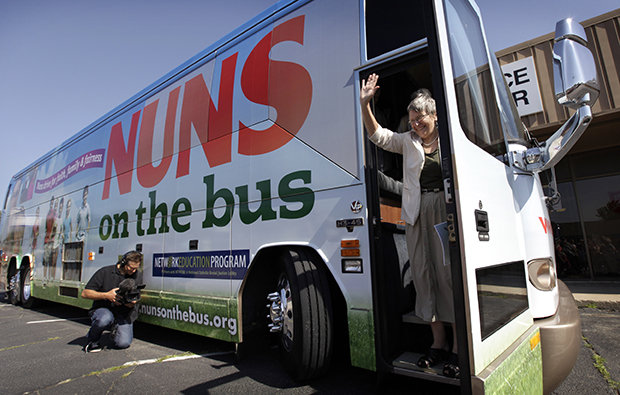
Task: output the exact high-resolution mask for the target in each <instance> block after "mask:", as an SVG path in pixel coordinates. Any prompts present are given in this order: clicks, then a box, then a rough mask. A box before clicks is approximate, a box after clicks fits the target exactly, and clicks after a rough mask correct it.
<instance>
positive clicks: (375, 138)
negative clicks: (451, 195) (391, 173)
mask: <svg viewBox="0 0 620 395" xmlns="http://www.w3.org/2000/svg"><path fill="white" fill-rule="evenodd" d="M370 141H372V142H373V143H375V144H377V145H378V146H379V147H381V148H383V149H384V150H386V151H390V152H395V153H398V154H401V155H402V156H403V167H404V169H403V202H402V211H401V215H400V218H401V219H402V220H403V221H405V222H406V223H408V224H410V225H414V224H415V222H416V221H417V220H418V216H419V215H420V196H421V195H420V174H421V173H422V167H424V148H423V147H422V143H421V139H420V137H419V136H418V135H417V134H416V132H414V131H409V132H406V133H394V132H392V131H391V130H388V129H385V128H381V127H380V128H379V129H377V131H376V132H375V134H373V135H372V136H371V137H370Z"/></svg>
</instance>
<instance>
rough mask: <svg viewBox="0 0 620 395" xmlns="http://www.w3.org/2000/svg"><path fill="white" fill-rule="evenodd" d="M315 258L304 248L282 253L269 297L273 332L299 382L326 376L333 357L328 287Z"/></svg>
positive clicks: (283, 357) (288, 367)
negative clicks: (274, 288) (277, 275)
mask: <svg viewBox="0 0 620 395" xmlns="http://www.w3.org/2000/svg"><path fill="white" fill-rule="evenodd" d="M314 259H316V261H315V260H314ZM314 259H313V256H311V255H309V254H308V251H307V250H304V249H301V248H300V249H297V250H291V251H286V252H285V253H283V254H282V255H281V256H280V259H279V268H280V270H279V271H280V274H279V277H278V284H277V289H276V292H274V293H271V294H269V297H268V298H269V301H270V304H269V305H268V306H269V317H270V318H271V321H272V323H271V324H270V325H269V328H270V331H271V332H274V333H278V334H279V347H280V353H281V355H282V360H283V363H284V366H285V367H286V369H287V370H288V372H289V373H290V374H291V376H292V377H293V379H295V380H297V381H303V380H308V379H312V378H315V377H318V376H320V375H322V374H324V373H325V371H326V370H327V369H328V367H329V362H330V359H331V355H332V346H333V340H332V339H333V323H332V310H331V301H330V296H329V285H328V283H327V276H326V274H325V269H324V268H323V266H321V265H318V264H317V263H316V262H317V261H318V258H314Z"/></svg>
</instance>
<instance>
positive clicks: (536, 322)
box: [0, 0, 598, 394]
mask: <svg viewBox="0 0 620 395" xmlns="http://www.w3.org/2000/svg"><path fill="white" fill-rule="evenodd" d="M580 29H581V30H580ZM557 40H558V41H557V43H556V49H555V51H556V57H555V58H556V62H555V64H554V67H555V68H556V72H557V75H558V76H559V79H558V78H556V81H555V84H556V90H557V94H558V100H559V101H560V102H561V103H562V104H564V105H567V106H569V107H571V108H574V109H575V110H576V111H575V114H574V116H573V117H572V118H571V119H570V120H569V121H568V122H567V124H566V125H565V126H563V127H562V128H561V129H560V130H559V131H558V133H556V134H555V135H554V136H552V137H551V138H549V140H548V141H545V142H540V143H539V142H537V141H535V139H533V138H532V137H531V136H529V135H528V133H527V131H526V130H524V128H523V126H522V123H521V122H520V120H519V117H518V115H517V113H516V111H515V109H514V104H513V100H512V98H511V96H510V95H509V93H508V90H507V88H506V85H505V83H504V80H503V76H502V74H501V72H500V69H499V67H498V66H497V62H496V60H495V58H494V56H493V54H492V53H491V52H489V49H488V46H487V43H486V39H485V36H484V29H483V25H482V21H481V17H480V12H479V9H478V7H477V6H476V5H475V3H474V2H473V1H472V0H435V1H431V0H428V1H402V0H365V1H364V0H339V1H337V2H335V1H328V0H288V1H287V0H283V1H280V2H278V3H277V4H276V5H274V6H273V7H271V8H269V9H267V10H266V11H265V12H263V13H261V14H260V15H258V16H257V17H256V18H255V19H253V20H251V21H250V22H248V23H247V24H245V25H243V26H241V27H240V28H239V29H237V30H235V31H234V32H233V33H231V34H230V35H228V36H226V37H225V38H223V39H222V40H220V41H218V42H217V43H215V44H213V45H212V46H210V47H209V48H207V49H206V50H205V51H203V52H201V53H200V54H198V55H197V56H195V57H193V58H192V59H190V60H189V61H187V62H186V63H184V64H182V65H181V66H180V67H178V68H176V69H175V70H173V71H172V72H170V73H169V74H167V75H165V76H164V77H163V78H161V79H160V80H158V81H156V82H155V83H153V84H152V85H150V86H149V87H147V88H146V89H144V90H143V91H141V92H140V93H138V94H137V95H135V96H134V97H132V98H131V99H129V100H128V101H126V102H125V103H123V104H121V105H120V106H118V107H117V108H115V109H114V110H112V111H111V112H109V113H108V114H106V115H104V116H103V117H102V118H100V119H98V120H97V121H95V122H94V123H93V124H91V125H90V126H89V127H87V128H86V129H84V130H82V131H81V132H79V133H78V134H76V135H75V136H73V137H71V138H69V139H68V140H67V141H65V142H64V143H63V144H61V145H60V146H58V147H57V148H55V149H54V150H52V151H51V152H49V153H48V154H46V155H44V156H43V157H41V158H39V159H36V160H34V162H33V163H32V165H30V166H29V167H27V168H26V169H24V170H23V171H21V172H20V173H18V174H17V175H15V176H14V178H13V179H12V181H11V183H10V185H9V188H8V191H7V194H6V198H5V202H4V205H3V207H2V209H3V211H2V223H1V229H0V240H1V241H2V247H1V248H2V273H1V278H2V280H0V281H2V282H4V281H6V284H3V285H4V286H5V287H6V289H7V294H8V296H9V298H10V299H11V301H12V302H13V303H15V304H21V305H22V306H24V307H30V306H32V303H33V302H34V301H35V300H36V299H44V300H51V301H55V302H59V303H65V304H68V305H74V306H80V307H84V308H89V307H90V305H91V301H88V300H84V299H82V298H81V297H80V294H81V291H82V289H83V288H84V285H85V283H86V282H87V281H88V279H89V278H90V277H91V276H92V274H93V273H94V272H95V271H96V270H97V269H98V268H100V267H102V266H103V265H109V264H112V263H114V262H116V261H117V260H118V258H119V256H121V255H122V254H124V253H125V252H127V251H129V250H137V251H140V252H142V253H143V254H144V261H143V265H142V266H143V267H142V270H143V274H144V281H145V283H146V288H145V289H144V291H143V297H142V300H141V302H140V307H139V312H140V318H139V319H140V320H141V321H143V322H146V323H150V324H154V325H159V326H163V327H168V328H174V329H177V330H179V331H186V332H191V333H195V334H200V335H204V336H208V337H212V338H217V339H221V340H225V341H230V342H234V343H236V344H237V347H238V351H239V352H240V353H241V352H242V351H243V350H249V349H251V348H252V347H253V346H254V345H264V344H269V341H277V342H278V344H279V346H280V348H281V352H282V356H283V359H284V366H285V367H286V369H288V370H289V372H290V373H291V375H292V377H293V378H295V379H297V380H304V379H310V378H313V377H317V376H320V375H321V374H323V373H324V372H325V371H326V370H327V369H328V368H329V362H330V359H331V356H332V354H333V353H334V349H335V347H336V345H339V346H340V345H342V344H344V345H345V346H346V349H347V352H348V355H349V356H350V361H351V364H352V365H354V366H356V367H360V368H364V369H368V370H371V371H381V372H391V373H394V374H402V375H408V376H412V377H416V378H421V379H425V380H431V381H434V382H442V383H448V384H453V385H455V386H460V388H461V391H462V393H477V394H481V393H487V394H490V393H497V392H501V391H503V390H506V389H507V388H511V390H510V393H521V394H534V393H542V392H543V391H544V392H545V393H548V392H551V391H552V390H553V389H554V388H555V387H556V386H557V385H558V384H559V383H561V382H562V380H563V379H564V378H565V377H566V376H567V375H568V373H569V372H570V370H571V369H572V367H573V366H574V363H575V361H576V357H577V352H578V350H579V347H580V344H581V339H580V327H579V315H578V313H577V310H576V308H575V304H574V300H573V299H572V295H571V294H570V291H568V289H567V288H566V286H565V285H564V284H563V283H562V282H561V281H559V280H558V279H557V278H556V269H555V267H556V266H555V265H556V262H555V256H554V248H553V238H552V232H551V226H550V220H549V213H548V210H547V207H546V203H547V202H550V201H552V200H553V199H554V198H555V195H554V193H553V185H554V184H553V179H552V180H551V182H550V183H549V186H550V191H551V192H550V193H548V195H549V196H545V195H544V193H543V184H542V183H541V180H540V178H539V174H540V173H541V172H543V171H547V172H550V171H552V170H553V166H554V165H555V164H556V163H557V162H558V161H559V160H560V159H561V158H562V157H563V156H564V155H565V154H566V152H567V150H568V149H570V147H571V146H572V145H573V144H574V141H575V140H576V139H577V138H579V136H580V134H581V133H582V132H583V130H584V129H585V127H586V126H587V124H588V122H589V121H590V120H591V113H590V107H589V106H590V105H591V104H592V103H593V102H594V101H595V100H596V98H597V96H598V86H597V83H596V71H595V69H594V68H593V67H594V66H593V60H592V56H591V54H590V53H589V51H588V50H587V49H586V47H585V44H586V42H585V34H584V32H583V29H582V28H581V27H580V26H579V25H578V24H576V23H575V22H572V21H570V20H566V21H562V22H560V23H559V24H558V33H557ZM577 66H579V67H577ZM371 73H377V74H380V75H381V87H382V90H381V96H380V99H376V100H375V103H374V106H375V107H374V108H375V111H376V112H381V113H382V115H383V119H384V120H385V122H386V125H387V126H389V127H390V128H392V130H397V128H398V125H399V122H400V121H401V118H402V116H403V115H406V113H407V112H406V108H407V103H408V101H409V97H410V94H411V93H412V92H413V91H414V90H415V89H416V88H419V87H425V88H428V89H429V90H430V91H431V92H432V93H433V96H434V98H435V99H436V102H437V115H438V125H439V131H440V137H441V141H442V144H441V152H440V153H441V158H442V161H441V164H442V172H443V179H444V187H445V188H444V190H445V194H446V205H447V211H448V221H447V223H446V225H445V227H444V230H445V237H444V239H443V240H444V245H445V259H446V262H451V263H450V265H451V270H452V277H453V287H454V302H455V307H456V317H455V319H456V332H457V333H456V335H457V339H458V343H459V366H460V371H461V376H460V379H454V378H448V377H444V376H443V375H442V374H441V372H439V371H436V370H434V369H420V368H418V367H417V366H416V364H415V361H417V359H418V358H419V356H420V355H421V354H422V353H423V352H424V351H425V350H426V349H427V348H428V347H429V344H430V343H429V333H430V331H429V327H428V325H426V324H425V323H424V322H422V321H421V320H419V319H418V318H417V317H415V315H414V314H412V313H411V311H412V310H413V305H414V301H415V298H416V292H415V289H414V287H413V285H412V282H411V272H410V265H411V263H410V262H408V258H407V252H406V247H405V242H404V227H403V224H402V222H400V210H401V192H400V190H399V188H401V186H399V185H400V179H401V178H402V157H400V156H399V155H396V154H391V153H388V152H384V151H382V150H381V149H378V148H377V147H376V146H375V145H374V144H372V143H371V142H370V141H369V140H368V139H367V137H366V133H365V131H364V128H363V124H362V120H361V109H360V103H359V90H360V85H361V81H362V79H365V78H367V76H368V75H369V74H371ZM578 73H582V74H578ZM551 174H552V172H551ZM446 264H447V263H446ZM266 305H267V306H268V307H266ZM446 330H447V331H451V328H448V327H447V329H446ZM449 338H450V336H449Z"/></svg>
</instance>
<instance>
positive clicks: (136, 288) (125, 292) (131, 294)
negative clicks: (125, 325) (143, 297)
mask: <svg viewBox="0 0 620 395" xmlns="http://www.w3.org/2000/svg"><path fill="white" fill-rule="evenodd" d="M145 286H146V285H145V284H140V285H137V284H136V282H135V281H134V280H133V279H132V278H126V279H124V280H123V281H121V283H120V284H119V286H118V290H117V291H116V294H117V295H120V296H121V300H120V302H119V303H120V304H127V303H133V302H137V301H139V300H140V290H141V289H143V288H144V287H145Z"/></svg>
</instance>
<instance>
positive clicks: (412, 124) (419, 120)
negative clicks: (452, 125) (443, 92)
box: [409, 114, 431, 127]
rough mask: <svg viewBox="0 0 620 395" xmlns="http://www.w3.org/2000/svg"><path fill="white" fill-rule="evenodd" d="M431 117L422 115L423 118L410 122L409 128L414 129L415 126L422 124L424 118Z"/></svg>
mask: <svg viewBox="0 0 620 395" xmlns="http://www.w3.org/2000/svg"><path fill="white" fill-rule="evenodd" d="M429 115H431V114H424V115H422V116H419V117H417V118H416V119H414V120H409V126H411V127H413V126H414V125H417V124H420V123H422V120H423V119H424V118H426V117H428V116H429Z"/></svg>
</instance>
